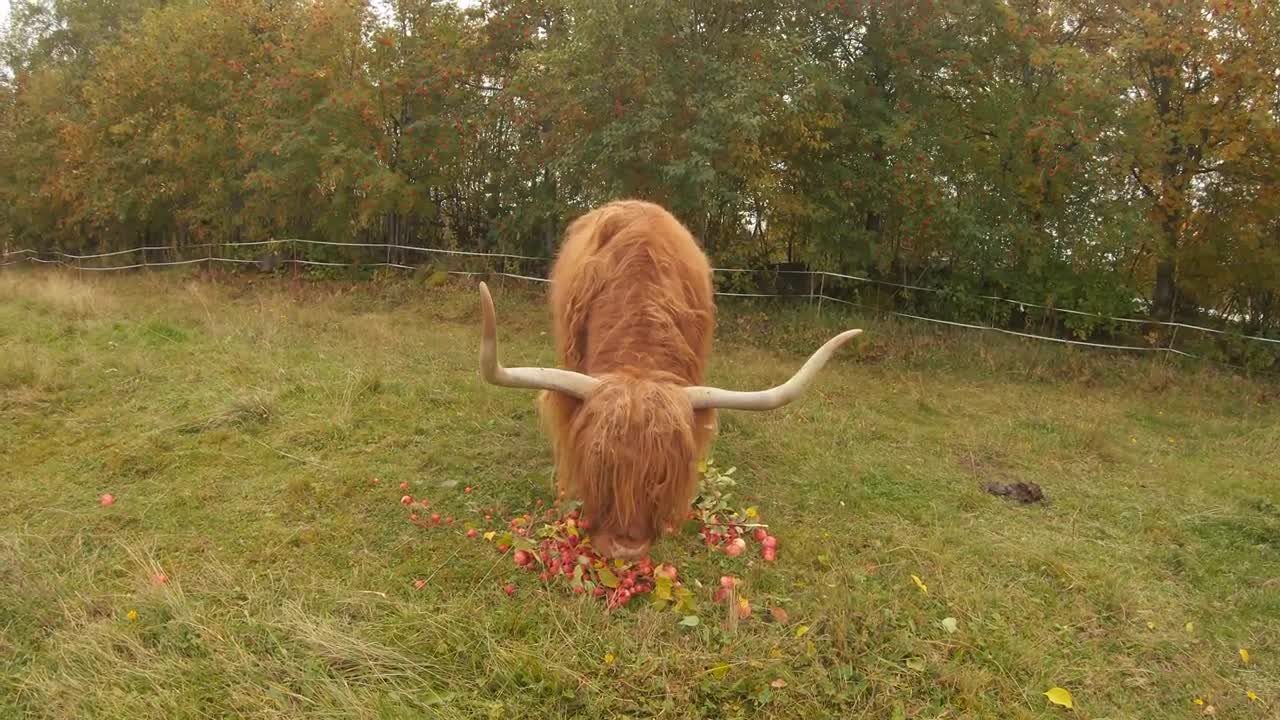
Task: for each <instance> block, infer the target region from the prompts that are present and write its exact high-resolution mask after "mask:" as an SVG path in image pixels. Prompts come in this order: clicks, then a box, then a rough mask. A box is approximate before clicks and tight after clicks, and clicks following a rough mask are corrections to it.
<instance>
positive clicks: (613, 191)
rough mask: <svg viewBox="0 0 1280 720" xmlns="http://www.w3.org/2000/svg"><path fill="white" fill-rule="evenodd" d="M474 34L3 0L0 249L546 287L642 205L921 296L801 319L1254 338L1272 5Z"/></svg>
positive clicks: (550, 15)
mask: <svg viewBox="0 0 1280 720" xmlns="http://www.w3.org/2000/svg"><path fill="white" fill-rule="evenodd" d="M466 5H467V7H466V8H460V7H458V6H456V5H454V4H451V3H446V2H425V1H423V0H414V1H409V0H402V1H393V2H389V3H379V4H377V5H376V6H374V5H372V4H367V3H363V2H358V1H356V0H315V1H311V2H303V1H301V0H285V1H283V2H275V3H262V2H256V1H254V0H211V1H210V2H204V3H192V2H177V3H173V2H169V3H161V2H157V1H155V0H107V1H105V2H82V1H78V0H50V1H47V2H38V3H37V2H31V1H29V0H18V1H17V2H15V3H14V7H13V11H12V17H11V21H10V27H9V28H8V30H7V32H6V35H5V39H4V47H3V49H4V55H5V59H4V64H5V65H6V66H7V68H6V70H5V71H4V79H3V81H2V82H0V147H2V148H3V152H0V242H4V243H7V244H8V245H9V247H11V248H13V247H20V246H21V247H33V248H36V249H49V248H62V249H65V250H90V249H92V250H100V251H101V250H112V249H119V248H128V247H135V246H138V245H141V244H148V245H168V246H170V247H175V248H182V247H190V246H193V245H199V244H203V243H222V242H228V241H236V240H261V239H267V238H272V237H306V238H312V239H321V240H330V241H343V242H346V241H352V240H357V241H369V242H379V243H381V242H387V243H393V244H397V245H404V246H432V247H452V248H458V249H465V250H477V251H504V252H512V253H518V254H528V255H537V256H546V255H548V254H550V253H551V252H553V251H554V249H555V247H556V245H557V243H558V242H559V238H560V237H561V235H562V233H563V230H564V228H565V226H566V224H567V223H568V222H569V221H571V220H572V219H573V218H574V217H575V216H577V215H578V214H579V213H581V212H582V211H583V210H585V209H587V208H590V207H594V206H597V205H599V204H601V203H602V202H604V201H607V200H610V199H614V198H617V197H620V196H633V197H642V198H645V199H648V200H653V201H656V202H659V203H661V204H663V205H665V206H667V207H669V208H670V209H671V210H672V211H673V212H674V213H675V214H676V216H677V217H679V218H680V219H681V220H682V221H683V222H685V223H686V224H687V225H688V226H689V227H690V228H691V230H692V231H693V232H694V234H695V235H697V236H698V237H699V238H700V239H701V240H702V242H703V243H704V244H705V246H706V248H707V250H708V253H709V254H710V255H711V257H712V258H713V260H714V261H715V262H716V263H717V265H721V266H736V267H742V266H748V267H768V266H771V265H774V264H776V263H782V262H789V263H796V264H800V265H807V266H809V267H816V268H822V269H826V270H832V271H839V272H843V273H856V274H860V275H865V276H868V277H872V278H875V279H879V280H883V281H891V282H894V283H897V284H898V285H909V286H916V287H929V288H937V289H941V290H942V291H943V292H938V293H923V292H918V291H912V290H910V289H909V288H901V287H896V286H889V285H865V284H864V285H857V286H854V285H851V286H850V287H845V288H841V287H838V285H839V283H836V285H837V287H832V288H828V289H829V290H830V292H838V291H839V292H844V293H845V296H847V297H850V298H851V299H854V300H856V301H858V302H860V303H865V304H875V305H880V306H885V305H886V304H887V305H889V306H892V307H895V308H898V309H906V310H910V311H919V312H926V311H927V312H929V313H930V314H932V315H934V316H941V317H955V318H966V319H970V320H972V319H975V318H980V319H981V320H982V321H983V322H987V323H995V324H998V325H1000V326H1003V327H1011V328H1016V329H1035V330H1036V331H1038V332H1048V331H1052V332H1058V333H1061V334H1063V335H1064V336H1076V337H1093V338H1105V337H1110V336H1112V335H1114V334H1116V333H1122V332H1131V331H1132V330H1133V328H1131V327H1128V326H1122V325H1117V324H1115V323H1108V322H1106V321H1103V320H1102V319H1100V318H1098V317H1095V316H1094V315H1089V314H1079V315H1054V316H1052V317H1046V316H1044V315H1042V314H1040V315H1037V314H1035V312H1034V311H1028V309H1027V308H1026V307H1020V306H1018V305H1017V304H1007V303H1006V304H994V305H993V304H992V303H991V302H990V301H989V300H986V299H983V298H984V297H985V296H992V295H995V296H1000V297H1014V298H1018V299H1020V300H1026V301H1029V302H1034V303H1038V304H1043V305H1047V306H1051V307H1059V308H1071V309H1075V310H1079V311H1083V312H1085V313H1096V314H1100V315H1120V316H1155V317H1159V318H1161V319H1166V320H1167V319H1171V318H1177V319H1183V320H1188V319H1194V320H1196V321H1197V322H1199V323H1202V324H1203V323H1206V322H1214V321H1218V320H1220V319H1221V318H1224V317H1232V318H1235V319H1237V320H1238V321H1239V325H1238V326H1235V327H1233V328H1232V330H1233V331H1239V332H1245V333H1251V334H1263V333H1270V334H1273V335H1274V334H1275V333H1276V332H1277V328H1278V327H1280V192H1278V191H1280V121H1278V119H1277V118H1278V116H1280V91H1277V86H1278V85H1280V77H1278V76H1277V71H1276V69H1275V68H1277V67H1280V4H1277V3H1274V2H1266V1H1264V0H1237V1H1234V2H1233V1H1232V0H1163V1H1162V2H1139V3H1133V2H1120V1H1119V0H1049V1H1048V2H1029V1H1024V0H1013V1H1012V2H1005V1H1000V2H997V1H995V0H907V1H904V2H888V1H886V0H763V1H757V2H743V1H742V0H715V1H714V2H700V3H687V2H677V1H676V0H654V1H653V2H645V3H601V2H597V1H596V0H486V1H484V2H478V3H467V4H466ZM720 280H721V281H722V282H724V283H726V284H732V283H734V282H739V283H747V282H757V281H758V280H757V279H753V278H752V277H750V276H740V277H732V278H721V279H720ZM1143 332H1145V330H1144V331H1143ZM1232 352H1233V358H1234V359H1236V360H1242V361H1248V360H1250V358H1249V357H1248V351H1246V350H1245V349H1243V346H1241V347H1240V348H1236V349H1235V350H1234V351H1232Z"/></svg>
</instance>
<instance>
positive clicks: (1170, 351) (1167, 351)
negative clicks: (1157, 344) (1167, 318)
mask: <svg viewBox="0 0 1280 720" xmlns="http://www.w3.org/2000/svg"><path fill="white" fill-rule="evenodd" d="M1177 339H1178V326H1177V325H1174V326H1173V332H1172V333H1170V334H1169V344H1168V345H1167V346H1166V347H1165V349H1164V350H1165V352H1164V355H1165V365H1168V364H1169V356H1170V355H1173V354H1174V352H1175V351H1174V349H1173V341H1174V340H1177Z"/></svg>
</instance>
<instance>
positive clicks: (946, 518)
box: [0, 273, 1280, 719]
mask: <svg viewBox="0 0 1280 720" xmlns="http://www.w3.org/2000/svg"><path fill="white" fill-rule="evenodd" d="M494 291H495V300H496V302H497V304H498V312H499V322H500V326H501V333H502V340H503V342H504V343H505V346H504V350H503V357H504V358H505V359H506V360H507V361H508V362H511V363H520V364H534V363H545V364H552V363H553V362H554V360H553V357H554V356H553V351H552V346H551V342H550V337H549V336H548V335H545V334H544V332H545V331H546V329H547V326H546V310H545V309H544V306H543V304H542V299H541V296H540V295H539V294H538V293H537V291H536V289H534V290H530V289H528V288H526V287H521V286H516V285H513V284H511V283H510V282H508V283H507V284H506V285H505V287H495V288H494ZM477 318H478V313H477V302H476V295H475V293H474V290H472V289H471V288H470V287H467V286H452V285H451V286H445V287H427V286H426V285H425V284H413V283H411V282H407V281H405V282H396V281H390V280H382V281H377V282H370V283H367V284H362V285H354V286H353V285H348V284H341V283H321V282H305V281H304V282H298V283H290V282H287V281H284V280H266V281H264V280H257V279H255V281H254V282H252V283H250V282H248V281H245V280H233V279H227V278H223V279H221V280H218V281H212V280H209V279H197V278H195V277H192V276H183V275H155V276H145V275H139V276H131V277H112V278H93V279H92V281H91V282H90V281H82V280H79V279H77V278H75V277H71V276H64V275H59V274H53V273H31V274H27V273H4V274H0V717H4V718H9V717H32V718H130V719H133V718H143V719H145V718H166V719H174V718H214V717H216V718H293V717H296V718H302V717H306V718H313V717H315V718H321V717H323V718H420V717H481V718H490V717H491V718H549V717H582V718H600V717H633V718H642V717H644V718H647V717H665V718H690V717H707V718H735V717H765V718H793V717H795V718H828V717H829V718H848V717H867V718H892V717H903V718H941V717H947V718H1038V717H1061V716H1063V715H1064V714H1067V711H1065V710H1063V709H1061V708H1057V707H1054V706H1051V705H1049V704H1048V703H1047V701H1046V698H1045V696H1044V695H1043V693H1044V692H1045V691H1046V690H1048V689H1049V688H1051V687H1054V686H1062V687H1065V688H1067V689H1069V690H1070V691H1071V692H1072V693H1073V695H1074V698H1075V704H1076V709H1075V713H1074V715H1075V716H1077V717H1082V718H1113V719H1115V718H1179V717H1187V718H1191V717H1200V713H1201V711H1202V709H1203V708H1202V707H1200V706H1197V705H1195V704H1193V699H1194V698H1196V697H1201V698H1204V699H1205V700H1207V702H1208V703H1210V704H1212V705H1214V706H1215V707H1216V709H1217V713H1218V716H1219V717H1232V718H1274V717H1276V715H1275V713H1276V712H1277V711H1278V710H1277V709H1278V708H1280V403H1278V402H1277V400H1278V399H1280V393H1277V390H1276V387H1275V386H1274V385H1267V384H1265V383H1263V382H1260V381H1250V380H1246V379H1239V378H1234V377H1231V376H1227V375H1223V374H1220V373H1217V372H1214V371H1208V370H1202V369H1197V368H1194V367H1176V366H1170V365H1166V364H1164V363H1163V361H1155V362H1153V361H1151V360H1148V359H1145V358H1138V359H1135V358H1131V357H1112V356H1102V355H1098V354H1090V353H1083V352H1074V351H1071V350H1070V349H1063V348H1059V347H1050V346H1047V345H1042V344H1035V343H1031V342H1023V341H1018V340H1014V339H1005V338H990V337H981V336H974V335H971V334H967V333H963V332H953V331H949V330H936V329H933V328H929V327H921V326H917V325H902V324H898V323H895V322H891V321H885V320H880V319H876V318H866V317H864V318H858V319H856V320H855V319H850V318H847V317H845V318H842V317H838V316H836V315H834V314H833V313H832V311H831V308H830V307H827V308H824V309H823V312H822V315H821V316H820V317H819V316H818V315H817V309H816V308H814V307H811V306H808V305H803V304H799V303H797V304H796V305H794V306H761V305H735V306H727V305H726V306H723V308H722V320H721V329H720V331H719V335H718V338H719V340H718V344H717V348H716V355H715V360H714V365H713V368H712V370H711V372H710V377H711V380H712V382H715V383H717V384H721V385H729V386H735V387H751V386H761V385H763V384H765V383H773V382H776V381H777V380H778V379H780V378H783V377H785V376H786V375H787V374H788V373H790V372H791V371H793V370H794V369H795V368H796V367H797V366H798V363H799V362H800V361H801V360H802V357H803V354H805V353H807V352H809V351H811V350H812V349H813V348H814V347H816V345H817V343H818V342H820V341H821V340H822V339H825V338H826V337H827V336H828V335H829V334H830V333H831V332H832V331H833V330H834V329H835V328H837V327H841V326H842V324H843V323H853V322H857V323H858V324H859V325H860V326H862V327H864V328H866V329H867V333H866V334H865V335H864V336H863V338H862V339H860V340H859V341H858V342H857V344H856V346H855V347H852V348H850V349H848V350H846V351H844V352H843V353H842V355H841V357H840V358H839V359H838V360H836V361H834V362H833V363H832V364H831V365H830V366H829V367H828V368H827V369H826V370H825V371H824V373H823V375H822V377H821V380H820V382H819V383H818V384H817V386H816V387H815V388H814V390H813V391H812V392H811V393H810V394H809V395H808V396H806V397H805V398H804V399H803V400H802V401H801V402H799V403H797V404H795V405H792V406H789V407H787V408H785V409H783V410H779V411H777V412H774V413H770V414H747V413H731V414H726V415H725V416H724V418H723V432H722V435H721V437H720V438H719V439H718V441H717V444H716V446H715V449H714V453H715V457H716V459H717V461H718V463H719V464H721V465H729V464H732V465H736V466H737V467H738V468H739V469H740V470H739V475H738V477H739V482H740V486H739V487H738V488H737V491H738V494H739V500H740V501H741V503H742V504H744V505H745V504H755V505H757V506H758V507H759V508H760V511H761V513H762V515H763V516H764V518H765V520H766V521H768V522H770V523H771V524H772V525H773V526H774V528H775V530H776V533H777V535H778V536H779V537H780V539H781V553H780V559H779V561H778V562H777V563H776V564H773V565H769V566H764V565H763V564H761V563H760V562H758V561H751V562H748V560H749V558H750V557H756V556H757V553H756V552H754V550H753V551H752V552H749V553H748V554H747V555H745V556H743V557H742V558H738V559H736V560H734V559H729V558H727V557H726V556H724V555H721V554H716V555H712V554H710V553H708V552H706V551H705V550H703V549H701V548H700V547H699V546H698V545H697V544H696V543H695V542H694V541H693V539H692V538H690V537H683V538H674V539H669V540H667V541H664V542H663V543H662V544H661V545H660V546H658V547H657V549H656V551H655V554H656V557H657V558H658V559H663V560H668V561H671V562H674V563H676V564H677V565H678V566H679V567H680V568H681V569H682V573H683V576H684V577H685V578H686V579H688V580H692V579H694V578H697V579H700V580H701V581H703V582H704V583H710V584H711V585H714V584H715V583H716V582H717V579H718V578H719V576H720V575H721V574H724V573H732V574H735V575H739V576H741V577H742V578H743V579H744V581H745V583H746V590H745V593H746V594H747V595H748V596H749V597H750V598H751V599H752V602H753V605H754V606H755V613H754V616H753V617H752V618H751V619H749V620H747V621H745V622H743V623H742V624H740V625H738V626H737V627H736V628H733V629H728V628H725V627H723V626H722V623H721V622H719V620H720V619H721V618H722V617H723V614H722V613H723V611H722V610H720V609H718V608H717V607H716V606H714V605H712V603H711V602H710V600H709V596H710V592H711V587H710V586H708V587H706V588H704V589H702V590H699V591H698V598H699V614H700V616H701V618H702V619H703V622H702V623H701V624H700V625H698V626H697V627H694V628H687V627H682V626H680V625H678V624H677V620H678V617H677V616H675V615H673V614H672V613H670V612H669V611H667V612H659V611H656V610H652V609H648V608H635V609H630V608H629V609H627V610H625V611H623V612H621V613H617V614H614V615H612V616H611V615H609V614H607V613H606V612H605V611H604V610H603V608H602V606H601V604H600V603H598V602H594V601H591V600H589V599H582V598H579V597H576V596H572V595H570V594H568V593H565V592H562V591H560V590H545V589H542V588H540V587H539V585H538V583H537V582H536V580H535V579H534V578H533V577H532V576H530V575H527V574H524V573H520V572H517V571H516V570H515V568H514V567H513V566H512V564H511V562H510V559H509V558H504V557H500V556H499V555H498V554H497V553H496V552H495V551H494V550H493V548H492V546H491V545H489V544H487V543H485V542H484V541H482V540H467V539H466V538H464V537H463V536H462V531H461V530H460V529H458V528H456V527H455V528H452V529H437V530H422V529H420V528H417V527H415V526H413V525H411V524H410V523H409V522H407V520H406V517H405V515H406V513H405V511H404V509H403V508H402V507H400V506H399V504H398V499H399V497H400V495H401V492H400V491H399V489H398V488H397V486H398V484H399V483H400V482H402V481H407V482H410V483H412V484H413V487H414V492H415V493H416V494H420V495H427V496H428V497H430V498H431V499H432V500H433V501H434V503H435V506H436V507H437V508H438V509H440V510H441V512H444V513H447V514H453V515H456V516H457V517H459V518H465V519H469V520H472V521H479V520H480V517H479V514H478V513H477V512H476V510H477V508H483V507H489V506H497V507H498V508H499V511H500V512H501V513H502V514H503V515H505V516H507V517H510V515H511V514H512V513H514V512H517V511H521V510H525V509H529V508H532V507H533V506H534V505H535V503H536V501H537V500H539V499H541V500H543V501H544V502H548V501H550V499H551V495H552V491H551V485H550V474H551V467H550V460H549V453H548V450H547V442H546V440H545V439H544V437H543V436H542V434H541V433H540V430H539V428H538V423H537V418H536V416H535V414H534V409H533V396H532V394H530V393H525V392H516V391H509V390H502V389H498V388H493V387H489V386H486V385H483V384H481V383H480V382H479V380H478V378H477V376H476V372H475V368H476V347H477V333H478V326H477ZM373 476H376V477H378V478H380V479H381V483H380V484H379V485H376V486H375V485H373V484H372V483H371V482H370V478H371V477H373ZM988 480H1000V481H1006V482H1007V481H1013V480H1025V481H1033V482H1037V483H1039V484H1040V485H1041V486H1042V487H1043V488H1044V491H1045V493H1046V494H1047V496H1048V500H1047V502H1046V503H1044V504H1042V505H1035V506H1025V507H1024V506H1016V505H1012V504H1010V503H1008V502H1006V501H1005V500H1003V499H1000V498H996V497H993V496H990V495H987V494H986V493H984V492H983V490H982V489H981V484H982V483H983V482H985V481H988ZM463 485H472V486H474V487H475V492H474V494H473V495H471V496H466V495H464V494H463V493H462V490H461V488H462V486H463ZM104 492H110V493H113V494H114V495H115V496H116V497H117V502H116V504H115V505H114V506H112V507H109V508H103V507H100V506H99V505H98V502H97V498H98V496H99V495H100V494H101V493H104ZM156 572H164V573H165V574H167V576H168V577H169V578H170V581H169V583H168V584H167V585H163V586H155V585H153V584H152V583H151V581H150V578H151V577H152V575H153V574H154V573H156ZM912 575H916V576H918V577H919V578H920V579H921V580H922V581H923V582H924V583H925V584H926V585H927V587H928V592H927V593H924V592H922V591H921V590H919V589H918V588H917V587H916V585H915V584H914V583H913V581H912V579H911V576H912ZM419 578H422V579H426V580H427V581H428V582H427V583H426V586H425V587H424V588H423V589H421V590H415V589H414V587H413V581H414V580H415V579H419ZM511 580H514V581H515V582H517V583H518V585H519V591H518V593H517V594H516V595H515V596H514V597H511V598H508V597H506V596H504V595H503V594H502V593H501V592H500V585H501V584H503V583H505V582H507V581H511ZM772 607H782V608H785V609H786V611H787V613H788V615H789V621H788V622H787V623H785V624H780V623H778V622H775V621H774V620H773V619H772V618H770V615H769V612H768V609H769V608H772ZM130 610H136V612H137V618H136V620H132V621H131V620H130V619H129V618H128V615H127V614H128V612H129V611H130ZM946 617H953V618H955V619H956V620H957V621H958V630H957V632H955V633H954V634H949V633H947V632H946V631H945V630H944V629H943V628H942V627H941V626H940V621H941V620H942V619H943V618H946ZM1188 623H1191V625H1190V626H1188ZM801 626H804V627H807V628H808V631H807V633H805V634H803V635H801V636H799V637H797V635H798V629H799V628H800V627H801ZM1188 627H1189V628H1190V629H1188ZM1240 648H1247V649H1248V650H1249V653H1250V663H1249V664H1248V665H1246V664H1244V663H1243V662H1242V660H1241V658H1240V655H1239V652H1238V651H1239V649H1240ZM606 653H612V654H613V655H614V656H615V657H616V661H615V662H614V663H612V664H606V663H605V662H604V659H603V658H604V656H605V655H606ZM777 680H782V681H783V682H784V683H785V686H783V687H775V686H774V685H782V683H777V682H776V681H777ZM1247 692H1253V693H1256V695H1257V696H1258V697H1259V699H1260V700H1259V701H1256V702H1255V701H1250V700H1249V699H1247V697H1246V693H1247Z"/></svg>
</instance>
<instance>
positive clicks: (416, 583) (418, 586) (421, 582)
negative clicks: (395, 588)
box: [413, 580, 427, 590]
mask: <svg viewBox="0 0 1280 720" xmlns="http://www.w3.org/2000/svg"><path fill="white" fill-rule="evenodd" d="M426 586H427V581H426V580H414V581H413V587H414V588H416V589H418V590H421V589H422V588H424V587H426Z"/></svg>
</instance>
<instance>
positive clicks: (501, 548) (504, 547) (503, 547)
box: [498, 543, 511, 553]
mask: <svg viewBox="0 0 1280 720" xmlns="http://www.w3.org/2000/svg"><path fill="white" fill-rule="evenodd" d="M510 547H511V546H510V545H507V544H506V543H503V544H502V545H499V546H498V552H500V553H504V552H506V551H507V550H509V549H510Z"/></svg>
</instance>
